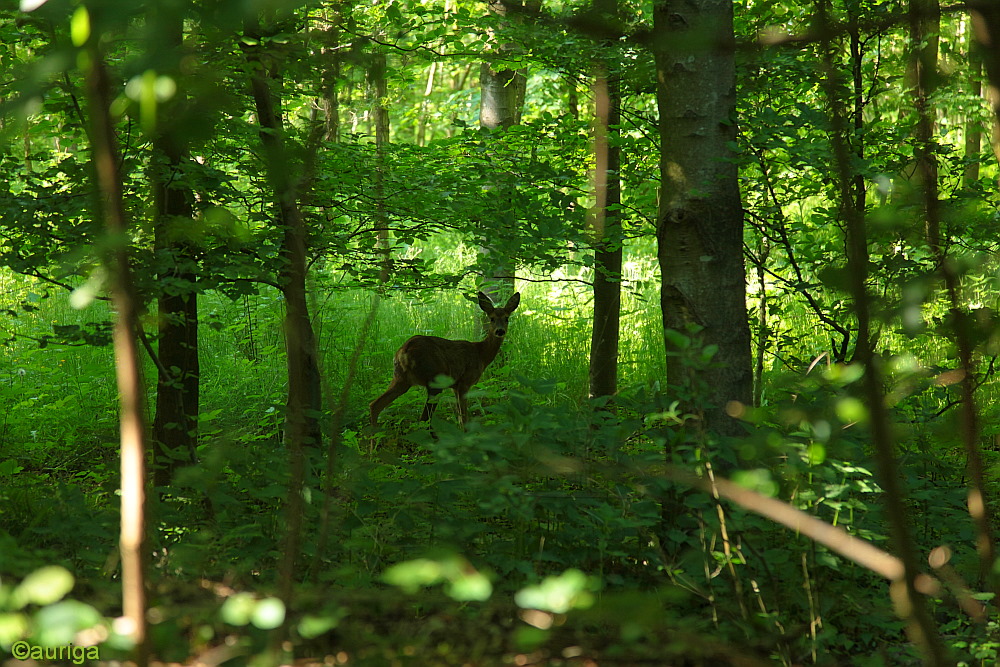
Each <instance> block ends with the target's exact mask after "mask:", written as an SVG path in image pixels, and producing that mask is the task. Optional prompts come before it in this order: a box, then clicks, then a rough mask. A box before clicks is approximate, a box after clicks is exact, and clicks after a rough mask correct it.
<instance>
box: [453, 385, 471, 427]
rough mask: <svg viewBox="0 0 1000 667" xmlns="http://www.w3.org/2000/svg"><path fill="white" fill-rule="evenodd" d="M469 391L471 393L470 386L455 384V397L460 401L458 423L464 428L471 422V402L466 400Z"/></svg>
mask: <svg viewBox="0 0 1000 667" xmlns="http://www.w3.org/2000/svg"><path fill="white" fill-rule="evenodd" d="M467 393H469V387H458V386H457V385H456V386H455V399H456V402H457V403H458V423H459V424H461V425H462V429H463V430H464V429H465V427H466V426H467V425H468V423H469V404H468V403H467V402H466V401H465V395H466V394H467Z"/></svg>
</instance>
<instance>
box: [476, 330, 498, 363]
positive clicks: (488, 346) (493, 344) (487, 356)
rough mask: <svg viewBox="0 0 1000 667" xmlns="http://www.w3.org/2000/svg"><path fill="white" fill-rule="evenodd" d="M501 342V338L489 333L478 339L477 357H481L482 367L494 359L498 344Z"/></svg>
mask: <svg viewBox="0 0 1000 667" xmlns="http://www.w3.org/2000/svg"><path fill="white" fill-rule="evenodd" d="M501 343H503V338H500V337H499V336H497V335H494V334H492V333H490V334H489V335H487V336H486V338H484V339H483V340H481V341H479V343H478V345H479V358H480V359H482V362H483V367H484V368H485V367H486V366H489V365H490V364H491V363H493V360H494V359H496V356H497V353H498V352H500V344H501Z"/></svg>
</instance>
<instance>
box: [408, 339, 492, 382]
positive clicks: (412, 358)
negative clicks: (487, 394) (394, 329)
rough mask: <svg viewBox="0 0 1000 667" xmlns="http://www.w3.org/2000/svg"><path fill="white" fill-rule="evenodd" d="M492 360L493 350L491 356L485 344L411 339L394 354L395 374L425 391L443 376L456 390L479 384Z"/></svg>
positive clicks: (465, 341)
mask: <svg viewBox="0 0 1000 667" xmlns="http://www.w3.org/2000/svg"><path fill="white" fill-rule="evenodd" d="M496 347H497V348H499V345H498V346H496ZM495 356H496V350H492V354H490V350H489V346H487V345H486V344H485V341H484V342H481V343H473V342H471V341H467V340H448V339H447V338H440V337H438V336H414V337H413V338H410V339H409V340H408V341H406V342H405V343H403V346H402V347H401V348H399V351H398V352H396V357H395V359H394V371H395V373H396V374H397V375H398V376H400V377H405V378H406V379H407V380H408V381H409V382H410V383H411V384H415V385H420V386H424V387H426V386H428V385H429V384H430V383H432V382H434V378H436V377H437V376H438V375H446V376H448V377H450V378H451V379H452V380H454V381H455V386H457V387H466V388H468V387H470V386H472V385H473V384H475V383H476V382H477V381H478V380H479V378H480V376H481V375H482V374H483V370H485V368H486V367H487V366H488V365H489V363H490V362H491V361H493V357H495Z"/></svg>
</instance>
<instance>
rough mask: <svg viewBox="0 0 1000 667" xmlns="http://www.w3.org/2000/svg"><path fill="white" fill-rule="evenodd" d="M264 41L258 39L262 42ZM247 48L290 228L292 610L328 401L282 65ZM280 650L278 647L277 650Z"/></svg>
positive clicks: (284, 564) (286, 586)
mask: <svg viewBox="0 0 1000 667" xmlns="http://www.w3.org/2000/svg"><path fill="white" fill-rule="evenodd" d="M246 32H247V34H248V35H252V36H260V35H261V30H260V28H259V26H258V25H257V24H256V22H251V21H248V25H247V29H246ZM260 42H261V40H259V39H258V40H257V43H258V44H259V43H260ZM243 48H244V51H245V53H246V57H247V64H248V65H249V73H250V87H251V91H252V94H253V99H254V105H255V108H256V111H257V121H258V123H259V125H260V139H261V144H262V145H263V147H264V154H265V159H266V168H267V173H268V178H269V181H270V185H271V188H272V190H273V193H274V199H275V201H276V204H277V212H278V222H279V224H280V225H281V226H282V228H283V229H284V237H283V240H282V255H283V259H284V262H285V265H284V268H283V269H282V270H281V274H280V276H279V280H280V284H281V291H282V294H283V296H284V299H285V321H284V333H285V350H286V357H287V364H288V399H287V404H286V413H285V444H286V446H287V448H288V453H289V461H290V463H291V480H290V483H289V489H288V497H287V499H286V507H285V512H286V517H287V520H286V526H285V539H284V544H283V545H282V559H281V563H280V565H279V577H278V581H279V583H278V587H279V594H280V596H281V599H282V600H283V601H284V602H285V605H286V607H290V605H291V601H292V592H293V583H294V582H295V579H296V563H297V560H298V557H299V544H300V541H301V536H302V529H303V526H302V517H303V498H302V486H303V483H304V479H305V453H304V447H305V446H306V445H319V443H320V439H321V432H320V427H319V418H318V416H319V414H320V411H321V408H322V402H321V400H322V396H321V391H320V377H319V363H318V356H317V350H316V338H315V335H314V333H313V328H312V321H311V320H310V318H309V307H308V302H307V299H306V274H307V265H306V243H307V230H306V225H305V220H303V218H302V213H301V211H300V209H299V205H298V196H299V192H298V190H299V188H300V187H301V186H302V184H301V183H300V182H298V181H296V180H295V179H293V177H292V174H293V173H296V168H295V166H294V165H293V164H292V161H291V160H290V157H289V154H288V151H287V149H286V147H285V145H284V138H283V123H282V119H281V116H280V111H279V109H280V98H279V97H278V94H279V92H280V77H279V65H278V63H277V62H276V60H275V59H274V58H273V57H272V56H271V55H270V54H268V53H267V52H266V51H263V50H261V49H260V47H258V46H249V45H246V44H244V45H243ZM304 171H305V172H306V173H308V172H309V169H308V168H305V169H304ZM276 637H277V635H276ZM277 645H278V643H277V642H276V644H275V646H277Z"/></svg>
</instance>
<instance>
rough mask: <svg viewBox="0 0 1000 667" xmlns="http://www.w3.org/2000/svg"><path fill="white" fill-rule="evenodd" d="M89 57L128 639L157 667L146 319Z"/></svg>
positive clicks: (113, 149)
mask: <svg viewBox="0 0 1000 667" xmlns="http://www.w3.org/2000/svg"><path fill="white" fill-rule="evenodd" d="M87 55H88V56H89V59H88V61H87V64H86V65H85V66H84V71H85V74H86V90H87V102H88V109H89V112H90V114H89V115H90V128H89V130H90V144H91V151H92V153H93V158H92V159H93V163H94V171H95V176H96V180H97V191H98V192H97V200H98V205H97V211H98V214H99V216H100V217H102V218H103V219H104V223H105V226H106V228H107V232H108V239H113V241H111V242H110V243H109V244H108V245H109V246H111V247H110V248H108V249H107V250H106V251H105V252H106V256H105V258H104V264H105V266H106V268H107V269H108V272H109V274H110V276H111V298H112V303H113V305H114V309H115V325H114V346H115V371H116V376H117V381H118V393H119V402H120V404H121V415H120V417H119V422H120V428H121V537H120V545H119V548H120V552H121V562H122V577H121V579H122V617H123V620H124V621H126V622H125V623H124V624H123V625H122V628H123V629H122V631H121V632H122V634H123V635H124V636H126V637H128V638H129V639H131V640H132V642H133V644H134V649H133V660H134V663H135V664H136V665H137V667H145V666H146V665H147V664H148V662H149V633H148V623H147V622H146V606H147V604H146V603H147V598H146V585H147V583H146V573H147V571H148V560H147V547H146V542H147V539H146V452H147V445H146V441H145V438H146V423H145V421H146V420H145V416H144V415H143V404H144V401H145V391H144V389H143V385H142V376H141V372H140V365H139V352H138V346H137V345H136V334H137V332H138V325H137V322H138V314H137V311H136V303H137V300H136V297H135V289H134V286H133V282H132V274H131V268H130V266H129V256H128V246H127V242H126V241H125V239H126V238H127V237H128V233H129V229H128V227H129V225H128V219H127V217H126V214H125V202H124V195H123V193H122V176H121V172H120V171H119V164H120V163H121V158H120V155H119V151H118V146H117V143H116V141H115V133H114V127H113V126H112V120H111V118H112V116H111V91H110V84H109V79H108V72H107V69H106V66H105V63H104V54H103V53H102V52H101V49H100V46H99V39H98V37H96V36H92V37H91V38H90V40H89V42H88V44H87Z"/></svg>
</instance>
